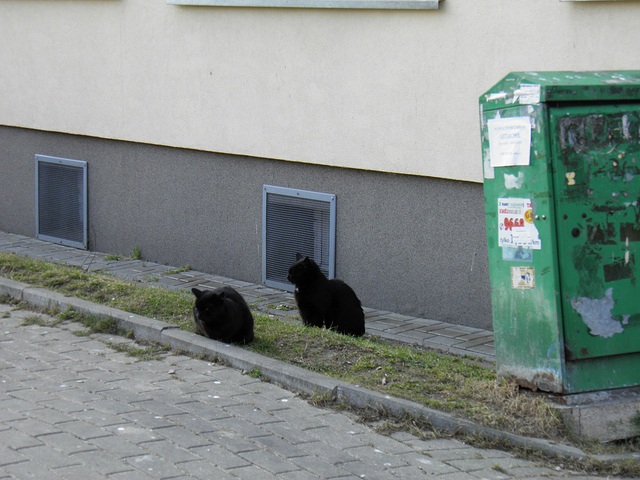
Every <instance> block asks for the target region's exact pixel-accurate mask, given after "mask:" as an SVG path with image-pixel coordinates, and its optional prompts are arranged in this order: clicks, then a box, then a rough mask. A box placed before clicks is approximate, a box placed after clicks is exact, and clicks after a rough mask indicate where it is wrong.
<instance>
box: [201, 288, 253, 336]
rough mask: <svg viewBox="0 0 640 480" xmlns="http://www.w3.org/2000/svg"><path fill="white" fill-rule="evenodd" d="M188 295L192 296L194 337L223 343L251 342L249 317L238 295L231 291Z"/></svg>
mask: <svg viewBox="0 0 640 480" xmlns="http://www.w3.org/2000/svg"><path fill="white" fill-rule="evenodd" d="M191 291H192V292H193V294H194V295H195V296H196V303H195V305H194V307H193V318H194V320H195V324H196V333H197V334H199V335H203V336H205V337H208V338H212V339H214V340H219V341H221V342H225V343H250V342H252V341H253V316H252V315H251V310H249V306H248V305H247V302H245V301H244V298H242V295H240V294H239V293H238V292H236V291H235V290H234V289H233V288H231V287H220V288H217V289H215V290H213V291H211V290H208V291H202V290H198V289H197V288H192V289H191Z"/></svg>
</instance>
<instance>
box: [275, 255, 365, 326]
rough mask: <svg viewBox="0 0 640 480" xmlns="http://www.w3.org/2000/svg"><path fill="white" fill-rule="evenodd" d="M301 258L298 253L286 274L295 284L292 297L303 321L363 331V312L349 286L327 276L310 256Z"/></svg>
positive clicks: (308, 323) (310, 323)
mask: <svg viewBox="0 0 640 480" xmlns="http://www.w3.org/2000/svg"><path fill="white" fill-rule="evenodd" d="M300 258H301V255H298V256H297V259H298V261H297V262H296V263H294V264H293V265H292V266H291V268H290V269H289V274H288V275H287V278H288V279H289V281H290V282H291V283H293V284H294V285H295V286H296V290H295V293H294V298H295V300H296V304H297V305H298V310H299V311H300V316H301V317H302V322H303V323H304V324H305V325H313V326H316V327H323V326H324V327H327V328H331V329H334V330H336V331H338V332H340V333H347V334H349V335H356V336H360V335H363V334H364V312H363V311H362V305H361V304H360V300H359V299H358V297H357V296H356V294H355V292H354V291H353V290H352V289H351V287H350V286H349V285H347V284H346V283H344V282H343V281H342V280H337V279H331V280H329V279H327V277H325V275H324V273H322V271H321V270H320V267H318V264H317V263H316V262H314V261H313V260H311V259H310V258H309V257H305V258H303V259H302V260H301V259H300Z"/></svg>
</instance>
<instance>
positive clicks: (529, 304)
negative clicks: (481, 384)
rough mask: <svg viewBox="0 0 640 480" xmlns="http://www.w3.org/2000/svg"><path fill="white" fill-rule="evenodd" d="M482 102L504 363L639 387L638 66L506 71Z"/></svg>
mask: <svg viewBox="0 0 640 480" xmlns="http://www.w3.org/2000/svg"><path fill="white" fill-rule="evenodd" d="M480 112H481V115H480V116H481V126H482V157H483V171H484V194H485V209H486V221H487V243H488V250H489V264H490V275H491V295H492V308H493V323H494V336H495V349H496V359H497V366H498V374H499V375H500V376H502V377H508V378H512V379H514V380H516V381H517V382H518V383H520V384H521V385H523V386H526V387H529V388H532V389H534V390H535V389H541V390H544V391H549V392H557V393H577V392H588V391H593V390H605V389H610V388H619V387H628V386H634V385H640V267H639V264H640V248H639V247H640V71H620V72H526V73H524V72H520V73H511V74H509V75H508V76H507V77H505V78H504V79H503V80H502V81H500V82H499V83H498V84H496V85H495V86H494V87H493V88H491V89H490V90H489V91H488V92H487V93H486V94H484V95H482V96H481V97H480Z"/></svg>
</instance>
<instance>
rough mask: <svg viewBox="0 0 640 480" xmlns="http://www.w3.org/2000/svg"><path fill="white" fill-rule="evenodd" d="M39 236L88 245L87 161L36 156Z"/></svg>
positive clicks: (69, 244)
mask: <svg viewBox="0 0 640 480" xmlns="http://www.w3.org/2000/svg"><path fill="white" fill-rule="evenodd" d="M36 237H37V238H40V239H42V240H46V241H49V242H53V243H60V244H62V245H67V246H71V247H78V248H87V162H83V161H80V160H68V159H64V158H55V157H48V156H45V155H36Z"/></svg>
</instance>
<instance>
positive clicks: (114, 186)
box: [0, 127, 491, 328]
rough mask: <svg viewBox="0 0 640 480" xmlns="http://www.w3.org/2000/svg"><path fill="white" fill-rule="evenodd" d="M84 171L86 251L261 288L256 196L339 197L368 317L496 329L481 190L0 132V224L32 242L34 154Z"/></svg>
mask: <svg viewBox="0 0 640 480" xmlns="http://www.w3.org/2000/svg"><path fill="white" fill-rule="evenodd" d="M36 154H44V155H51V156H58V157H63V158H70V159H74V160H84V161H87V162H88V172H89V173H88V177H89V237H90V248H91V249H93V250H96V251H101V252H105V253H119V254H122V255H131V254H132V252H133V249H134V248H135V247H138V248H139V249H140V251H141V253H142V256H143V258H144V259H146V260H149V261H155V262H159V263H166V264H169V265H173V266H178V267H180V266H184V265H190V266H191V267H192V268H194V269H196V270H199V271H204V272H211V273H215V274H218V275H223V276H228V277H231V278H236V279H239V280H245V281H249V282H254V283H260V282H261V261H262V253H261V248H262V246H261V238H262V224H261V218H262V217H261V216H262V186H263V184H270V185H278V186H283V187H291V188H297V189H303V190H312V191H319V192H325V193H333V194H335V195H336V196H337V234H336V236H337V247H336V276H337V277H338V278H342V279H344V280H345V281H346V282H347V283H349V284H350V285H351V286H352V287H353V288H354V289H355V290H356V292H357V293H358V295H359V296H360V298H361V300H362V302H363V304H364V305H365V306H368V307H374V308H381V309H384V310H389V311H393V312H398V313H404V314H409V315H415V316H420V317H426V318H431V319H436V320H444V321H449V322H453V323H458V324H463V325H470V326H476V327H480V328H491V307H490V299H489V284H488V277H489V276H488V271H487V269H488V266H487V253H486V240H485V227H484V203H483V195H482V186H481V185H480V184H475V183H468V182H459V181H451V180H442V179H433V178H427V177H420V176H412V175H397V174H390V173H382V172H371V171H366V170H357V169H344V168H337V167H327V166H319V165H312V164H302V163H291V162H284V161H279V160H272V159H264V158H254V157H242V158H238V157H236V156H232V155H226V154H216V153H208V152H201V151H195V150H187V149H177V148H169V147H161V146H153V145H145V144H137V143H130V142H122V141H113V140H105V139H97V138H91V137H83V136H75V135H68V134H58V133H51V132H40V131H35V130H27V129H19V128H9V127H0V161H1V162H2V165H3V169H5V170H4V171H6V172H7V174H6V175H2V176H1V177H0V195H2V197H1V198H0V200H2V201H1V202H0V228H1V229H2V230H5V231H9V232H14V233H19V234H22V235H28V236H34V235H35V213H34V212H35V210H34V203H35V192H34V188H35V187H34V156H35V155H36Z"/></svg>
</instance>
